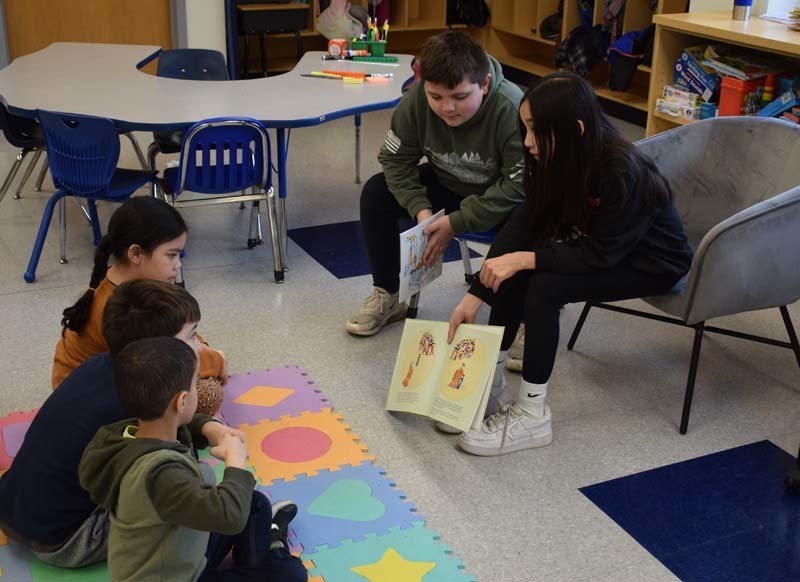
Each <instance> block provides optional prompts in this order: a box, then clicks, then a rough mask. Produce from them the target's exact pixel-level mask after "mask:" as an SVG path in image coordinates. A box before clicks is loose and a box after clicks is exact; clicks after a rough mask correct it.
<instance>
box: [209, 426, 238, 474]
mask: <svg viewBox="0 0 800 582" xmlns="http://www.w3.org/2000/svg"><path fill="white" fill-rule="evenodd" d="M211 454H212V455H213V456H215V457H216V458H218V459H219V460H221V461H224V462H225V466H226V467H236V468H238V469H245V468H246V467H247V445H245V443H244V440H243V439H242V438H241V437H239V436H238V435H236V434H234V431H230V432H228V433H226V434H225V435H224V436H223V437H222V441H221V442H220V443H219V444H218V445H217V446H215V447H212V448H211Z"/></svg>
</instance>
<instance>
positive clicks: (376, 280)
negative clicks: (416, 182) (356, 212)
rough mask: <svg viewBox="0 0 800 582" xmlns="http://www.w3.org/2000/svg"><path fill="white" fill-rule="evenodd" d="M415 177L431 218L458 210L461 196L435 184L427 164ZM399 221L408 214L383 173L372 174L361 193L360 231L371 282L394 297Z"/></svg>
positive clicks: (398, 286)
mask: <svg viewBox="0 0 800 582" xmlns="http://www.w3.org/2000/svg"><path fill="white" fill-rule="evenodd" d="M419 177H420V180H421V181H422V184H423V185H424V186H425V188H426V189H427V191H428V200H429V201H430V203H431V209H432V210H433V212H434V214H435V213H436V212H438V211H439V210H441V209H442V208H444V211H445V214H450V213H451V212H454V211H456V210H458V209H459V208H460V207H461V200H462V198H461V196H459V195H458V194H454V193H453V192H451V191H450V190H448V189H447V188H445V187H444V186H442V185H441V184H440V183H439V181H438V180H437V178H436V175H435V174H434V173H433V169H432V168H431V167H430V164H421V165H420V166H419ZM401 218H408V212H406V209H405V208H403V207H402V206H400V204H399V203H398V202H397V199H396V198H395V197H394V195H393V194H392V193H391V191H390V190H389V186H388V185H387V184H386V178H385V177H384V175H383V173H380V174H375V175H374V176H372V177H371V178H370V179H369V180H367V183H366V184H364V189H363V190H362V191H361V228H362V229H363V230H364V240H365V242H366V243H367V255H368V256H369V262H370V265H372V282H373V284H374V285H375V286H376V287H383V288H384V289H386V291H388V292H389V293H397V290H398V289H399V288H400V275H399V273H400V227H399V226H398V220H400V219H401ZM411 218H414V217H413V216H412V217H411Z"/></svg>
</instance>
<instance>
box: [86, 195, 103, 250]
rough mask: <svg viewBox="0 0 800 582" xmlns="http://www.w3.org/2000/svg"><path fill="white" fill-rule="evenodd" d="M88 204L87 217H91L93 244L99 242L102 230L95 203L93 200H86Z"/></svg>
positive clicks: (95, 244)
mask: <svg viewBox="0 0 800 582" xmlns="http://www.w3.org/2000/svg"><path fill="white" fill-rule="evenodd" d="M87 205H88V206H89V217H90V218H91V219H92V242H94V246H97V245H99V244H100V239H101V238H103V232H102V231H101V230H100V217H99V216H98V215H97V203H96V202H95V201H94V200H91V199H90V200H87Z"/></svg>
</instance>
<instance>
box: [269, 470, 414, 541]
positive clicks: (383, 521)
mask: <svg viewBox="0 0 800 582" xmlns="http://www.w3.org/2000/svg"><path fill="white" fill-rule="evenodd" d="M332 487H334V488H335V489H331V488H332ZM262 490H263V491H264V493H265V494H266V495H268V496H269V497H270V498H271V499H273V500H281V499H291V500H292V501H294V502H295V503H297V506H298V514H297V516H296V517H295V518H294V520H293V521H292V525H291V529H292V531H293V532H294V535H295V539H296V540H297V541H298V542H299V543H300V544H301V545H302V547H303V549H304V550H305V551H312V550H313V549H314V548H316V547H317V546H321V545H326V546H328V547H335V546H338V545H339V544H340V543H341V542H342V541H343V540H347V539H352V540H359V539H363V537H364V536H366V535H367V534H374V533H378V534H380V533H386V532H388V531H389V530H390V528H392V527H400V528H404V527H408V526H411V525H412V524H413V523H414V522H417V521H422V520H423V517H422V515H420V514H419V513H417V511H416V508H415V507H414V506H413V505H412V504H411V503H409V502H408V501H407V500H406V496H405V494H404V493H403V492H402V491H401V490H400V489H398V488H397V486H396V484H395V483H394V481H392V480H391V479H389V478H387V477H386V471H385V470H384V469H382V468H381V467H376V466H375V465H373V464H372V463H369V462H366V463H362V464H361V465H357V466H355V467H350V466H344V467H342V468H341V469H339V470H337V471H327V470H323V471H320V472H319V474H318V475H316V476H314V477H307V476H305V475H300V476H298V477H297V478H296V479H295V480H292V481H286V482H283V481H276V482H273V483H272V484H270V486H269V487H265V488H262ZM334 490H335V491H336V492H337V495H338V499H339V500H342V499H344V502H345V503H344V506H345V507H347V506H349V507H356V508H360V510H357V511H356V513H360V514H361V515H360V516H359V517H360V518H362V519H364V518H367V519H366V520H364V521H358V520H353V519H347V518H345V517H343V514H344V513H347V510H342V512H341V513H340V512H339V511H338V510H337V511H336V512H335V513H336V514H338V515H332V514H331V513H330V512H329V511H327V510H326V509H329V508H321V507H320V506H319V503H317V505H315V502H316V501H317V500H318V499H320V497H321V496H324V495H326V494H328V495H331V494H332V493H333V491H334ZM365 492H366V495H367V496H368V497H369V498H366V497H365ZM323 500H324V498H323ZM321 501H322V500H321ZM379 504H382V505H383V507H384V510H383V513H382V515H380V516H376V514H375V513H374V512H373V511H372V510H373V509H375V506H378V505H379ZM367 506H370V507H367ZM321 509H322V511H321ZM370 514H371V515H370ZM351 515H353V514H351Z"/></svg>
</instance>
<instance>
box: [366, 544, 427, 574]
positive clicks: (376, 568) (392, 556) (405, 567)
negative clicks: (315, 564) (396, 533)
mask: <svg viewBox="0 0 800 582" xmlns="http://www.w3.org/2000/svg"><path fill="white" fill-rule="evenodd" d="M435 567H436V562H411V561H409V560H406V559H405V558H404V557H403V556H401V555H400V554H398V553H397V552H396V551H395V549H394V548H389V549H388V550H386V553H385V554H383V557H382V558H381V559H380V560H378V561H377V562H375V563H374V564H366V565H364V566H357V567H355V568H351V570H352V571H353V572H355V573H356V574H360V575H361V576H364V578H366V579H367V580H369V581H370V582H422V577H423V576H425V574H427V573H428V572H430V571H431V570H433V569H434V568H435Z"/></svg>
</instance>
